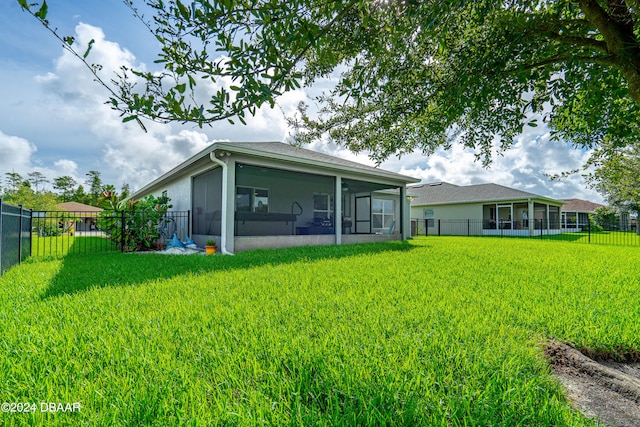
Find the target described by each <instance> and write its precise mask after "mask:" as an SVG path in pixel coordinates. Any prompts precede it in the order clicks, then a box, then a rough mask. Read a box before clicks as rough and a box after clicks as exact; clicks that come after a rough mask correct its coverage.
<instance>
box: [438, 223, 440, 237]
mask: <svg viewBox="0 0 640 427" xmlns="http://www.w3.org/2000/svg"><path fill="white" fill-rule="evenodd" d="M439 235H440V219H438V236H439Z"/></svg>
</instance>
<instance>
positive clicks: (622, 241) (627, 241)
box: [543, 231, 640, 246]
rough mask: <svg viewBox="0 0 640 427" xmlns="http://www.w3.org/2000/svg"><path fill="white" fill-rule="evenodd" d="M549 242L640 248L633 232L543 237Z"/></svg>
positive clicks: (639, 236) (564, 234)
mask: <svg viewBox="0 0 640 427" xmlns="http://www.w3.org/2000/svg"><path fill="white" fill-rule="evenodd" d="M543 238H544V239H549V240H566V241H569V242H576V243H592V244H602V245H629V246H640V235H638V234H636V232H635V231H597V232H591V233H589V232H587V231H581V232H579V233H562V234H551V235H545V236H543Z"/></svg>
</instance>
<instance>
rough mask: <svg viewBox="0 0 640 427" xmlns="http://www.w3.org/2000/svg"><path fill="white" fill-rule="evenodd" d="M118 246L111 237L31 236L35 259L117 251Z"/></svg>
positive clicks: (32, 253)
mask: <svg viewBox="0 0 640 427" xmlns="http://www.w3.org/2000/svg"><path fill="white" fill-rule="evenodd" d="M117 251H118V246H117V245H115V244H113V243H112V241H111V240H110V239H107V238H106V237H100V236H73V235H70V234H68V233H65V234H62V235H60V236H51V237H42V236H38V235H37V234H36V233H33V234H32V236H31V257H32V258H34V259H38V260H41V259H47V258H59V257H64V256H66V255H68V254H89V253H103V252H117Z"/></svg>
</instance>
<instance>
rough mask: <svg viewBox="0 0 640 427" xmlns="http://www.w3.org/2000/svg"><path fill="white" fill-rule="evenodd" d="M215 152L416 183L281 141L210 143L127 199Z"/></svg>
mask: <svg viewBox="0 0 640 427" xmlns="http://www.w3.org/2000/svg"><path fill="white" fill-rule="evenodd" d="M215 151H223V152H229V153H232V154H244V155H248V156H253V157H261V158H266V159H275V160H280V161H284V162H287V163H292V164H303V165H309V166H314V167H320V168H323V169H327V170H330V171H334V172H351V173H354V172H355V173H360V174H364V175H369V176H376V177H382V178H387V179H392V180H394V181H400V182H404V183H416V182H419V181H420V180H419V179H416V178H412V177H410V176H406V175H401V174H399V173H395V172H391V171H387V170H384V169H380V168H378V167H373V166H368V165H363V164H361V163H357V162H352V161H350V160H345V159H341V158H340V157H335V156H331V155H328V154H324V153H319V152H317V151H313V150H308V149H306V148H301V147H296V146H293V145H291V144H285V143H283V142H221V141H218V142H214V143H212V144H211V145H209V146H208V147H207V148H205V149H204V150H202V151H200V152H199V153H197V154H195V155H193V156H191V157H190V158H189V159H187V160H185V161H184V162H182V163H180V164H179V165H178V166H176V167H175V168H173V169H171V170H170V171H168V172H167V173H165V174H163V175H162V176H160V177H159V178H157V179H155V180H153V181H152V182H150V183H149V184H147V185H145V186H144V187H142V188H141V189H140V190H138V191H136V192H135V193H134V194H133V195H132V196H131V197H132V198H135V197H136V196H137V194H139V193H142V192H145V191H147V190H148V189H150V188H152V187H154V186H155V185H158V184H159V183H161V182H163V181H165V180H167V179H169V178H171V177H173V176H174V175H177V174H179V173H181V172H182V171H184V170H185V169H187V168H188V167H189V166H191V165H193V164H194V163H196V162H197V161H199V160H201V159H203V158H205V157H207V156H209V154H210V153H212V152H215Z"/></svg>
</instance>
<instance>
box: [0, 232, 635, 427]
mask: <svg viewBox="0 0 640 427" xmlns="http://www.w3.org/2000/svg"><path fill="white" fill-rule="evenodd" d="M639 257H640V248H635V247H615V246H604V245H576V244H571V243H567V242H553V241H539V240H520V239H478V238H460V237H441V238H426V239H416V240H413V241H411V242H409V243H407V242H390V243H383V244H372V245H345V246H339V247H322V248H320V247H318V248H302V249H301V248H296V249H290V250H274V251H255V252H248V253H241V254H238V255H236V256H234V257H225V256H215V257H204V256H197V255H196V256H189V257H187V256H163V255H150V254H121V253H108V254H102V255H78V254H70V255H67V256H66V257H65V258H63V259H52V260H48V261H39V262H27V263H25V264H23V265H20V266H16V267H14V268H13V269H11V270H9V271H8V272H7V273H6V274H4V275H3V276H2V278H1V279H0V293H1V294H2V300H1V302H0V347H1V349H0V393H1V394H2V401H3V402H35V403H37V405H38V410H37V411H36V412H31V413H3V414H0V417H1V418H0V425H9V426H11V425H45V424H46V425H87V426H98V425H99V426H110V425H158V426H167V425H180V426H182V425H193V426H202V425H301V426H307V425H327V426H329V425H363V426H364V425H408V426H414V425H428V426H463V425H483V426H484V425H493V426H517V425H529V426H545V425H572V426H580V425H595V423H593V422H591V421H589V420H586V419H584V418H583V417H582V416H581V415H580V414H579V413H577V412H575V411H573V410H572V409H571V407H570V405H569V404H568V403H567V402H566V401H565V397H564V393H563V391H562V389H561V387H560V386H559V385H558V383H557V382H556V381H555V380H554V379H552V377H551V376H550V370H549V367H548V366H547V364H546V362H545V360H544V357H543V347H544V344H545V342H546V341H547V340H548V339H550V338H555V339H558V340H560V341H565V342H570V343H572V344H574V345H576V346H578V347H579V348H584V349H589V350H590V351H591V352H595V353H604V352H606V353H611V354H614V355H618V356H619V357H625V356H628V357H632V356H633V355H634V354H635V355H636V357H637V355H638V354H639V353H638V351H640V311H639V310H638V307H640V292H638V288H639V285H640V263H639V262H638V260H639ZM40 402H54V403H74V402H80V404H81V410H80V411H79V412H75V413H62V412H58V413H51V412H40V406H39V405H40Z"/></svg>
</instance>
